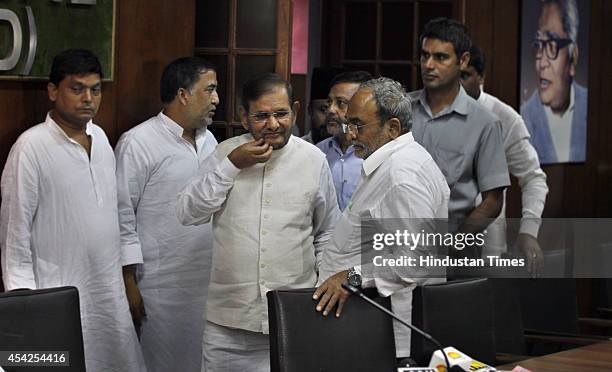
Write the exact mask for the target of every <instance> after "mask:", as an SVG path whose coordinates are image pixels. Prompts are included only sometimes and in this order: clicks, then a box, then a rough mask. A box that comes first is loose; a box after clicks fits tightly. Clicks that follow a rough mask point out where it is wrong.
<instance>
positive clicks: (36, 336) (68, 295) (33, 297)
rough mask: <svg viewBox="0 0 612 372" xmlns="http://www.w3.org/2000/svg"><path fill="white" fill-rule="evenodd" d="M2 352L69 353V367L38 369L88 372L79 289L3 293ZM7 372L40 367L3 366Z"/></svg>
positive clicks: (0, 302)
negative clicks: (86, 369)
mask: <svg viewBox="0 0 612 372" xmlns="http://www.w3.org/2000/svg"><path fill="white" fill-rule="evenodd" d="M0 350H5V351H28V352H36V351H68V352H69V363H70V366H67V367H37V368H39V369H40V370H44V371H48V372H52V371H62V372H72V371H74V372H82V371H85V356H84V351H83V333H82V329H81V317H80V310H79V293H78V291H77V289H76V288H75V287H59V288H49V289H39V290H24V291H14V292H8V293H3V294H0ZM3 368H4V369H5V370H6V371H7V372H11V371H21V370H24V371H31V370H38V369H36V368H34V369H33V368H32V367H31V368H21V367H3Z"/></svg>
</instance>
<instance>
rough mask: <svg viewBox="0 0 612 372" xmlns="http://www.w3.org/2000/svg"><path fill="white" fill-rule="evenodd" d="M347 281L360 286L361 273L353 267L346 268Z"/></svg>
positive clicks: (354, 285)
mask: <svg viewBox="0 0 612 372" xmlns="http://www.w3.org/2000/svg"><path fill="white" fill-rule="evenodd" d="M347 282H348V284H350V285H352V286H353V287H361V275H360V274H359V273H358V272H357V270H355V268H354V267H351V268H350V269H348V279H347Z"/></svg>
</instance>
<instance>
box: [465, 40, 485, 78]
mask: <svg viewBox="0 0 612 372" xmlns="http://www.w3.org/2000/svg"><path fill="white" fill-rule="evenodd" d="M486 62H487V60H486V58H485V55H484V52H483V51H482V49H480V48H479V47H477V46H476V45H472V47H471V48H470V63H469V64H468V66H472V67H474V70H476V72H477V73H478V75H479V76H480V77H484V74H485V70H486Z"/></svg>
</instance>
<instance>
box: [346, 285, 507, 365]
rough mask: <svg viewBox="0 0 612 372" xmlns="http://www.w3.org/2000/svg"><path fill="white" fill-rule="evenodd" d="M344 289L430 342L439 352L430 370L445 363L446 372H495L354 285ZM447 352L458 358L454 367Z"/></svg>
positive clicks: (433, 359) (432, 361)
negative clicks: (418, 326) (473, 366)
mask: <svg viewBox="0 0 612 372" xmlns="http://www.w3.org/2000/svg"><path fill="white" fill-rule="evenodd" d="M342 287H343V288H344V289H346V290H347V291H349V292H350V293H352V294H354V295H357V296H359V297H361V298H362V299H363V300H364V301H366V302H367V303H369V304H370V305H372V306H374V307H375V308H377V309H378V310H380V311H382V312H383V313H385V314H387V315H389V316H390V317H392V318H393V319H395V320H397V321H398V322H400V323H402V324H403V325H405V326H406V327H408V328H410V329H411V330H413V331H415V332H416V333H418V334H419V335H421V337H423V338H424V339H426V340H428V341H429V342H431V343H432V344H433V345H434V346H435V347H436V349H438V350H436V351H435V352H434V355H432V357H431V362H430V363H429V367H430V368H431V367H433V368H436V367H437V366H438V365H439V364H440V363H442V362H444V363H445V364H446V371H448V372H466V371H472V369H471V368H470V366H471V365H472V364H473V363H476V364H477V365H478V367H481V368H484V369H483V370H482V371H495V369H486V368H491V367H489V366H487V365H486V364H483V363H480V362H476V361H475V360H473V359H471V358H470V357H468V356H467V355H465V354H463V353H461V352H459V351H458V350H457V349H455V348H452V347H448V348H446V349H445V348H444V347H442V344H440V342H438V340H436V339H435V338H433V336H432V335H430V334H429V333H427V332H425V331H423V330H421V329H419V328H417V327H415V326H413V325H412V324H410V323H408V322H406V321H405V320H403V319H402V318H400V317H399V316H397V315H395V313H393V312H392V311H389V310H388V309H387V308H385V307H384V306H382V305H380V304H378V303H377V302H376V301H373V300H372V299H370V298H369V297H368V296H366V295H365V294H363V292H361V290H359V288H357V287H355V286H353V285H350V284H349V283H342ZM447 351H448V353H449V354H451V355H457V358H456V359H457V361H456V362H455V361H454V363H452V365H451V363H450V362H449V360H448V356H447ZM440 354H441V355H440ZM441 356H442V357H443V358H444V359H443V360H442V358H440V357H441ZM466 358H467V361H468V363H467V364H466V363H465V362H466ZM463 365H465V366H463ZM440 367H443V366H440ZM475 370H478V371H480V370H481V369H480V368H476V369H475Z"/></svg>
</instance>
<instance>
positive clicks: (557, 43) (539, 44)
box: [533, 32, 573, 61]
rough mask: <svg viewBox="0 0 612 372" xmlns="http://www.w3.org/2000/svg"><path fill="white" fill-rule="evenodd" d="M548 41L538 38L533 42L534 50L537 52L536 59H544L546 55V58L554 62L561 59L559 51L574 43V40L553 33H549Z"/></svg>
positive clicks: (547, 34)
mask: <svg viewBox="0 0 612 372" xmlns="http://www.w3.org/2000/svg"><path fill="white" fill-rule="evenodd" d="M546 36H548V39H542V38H539V37H536V38H535V39H534V40H533V48H534V49H535V50H536V58H538V59H540V58H542V54H543V53H546V58H548V59H549V60H551V61H553V60H555V59H557V57H559V51H560V50H561V49H563V48H565V47H566V46H568V45H570V44H571V43H573V41H572V39H568V38H560V37H557V36H555V35H554V34H552V33H549V32H547V33H546Z"/></svg>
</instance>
